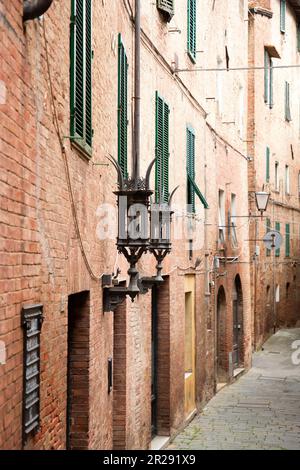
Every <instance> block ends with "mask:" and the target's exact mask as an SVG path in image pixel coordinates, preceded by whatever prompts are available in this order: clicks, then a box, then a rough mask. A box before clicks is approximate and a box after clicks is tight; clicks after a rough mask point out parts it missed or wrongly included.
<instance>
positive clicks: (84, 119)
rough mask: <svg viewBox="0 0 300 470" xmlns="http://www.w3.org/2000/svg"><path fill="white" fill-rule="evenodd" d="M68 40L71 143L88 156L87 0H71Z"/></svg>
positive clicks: (89, 37)
mask: <svg viewBox="0 0 300 470" xmlns="http://www.w3.org/2000/svg"><path fill="white" fill-rule="evenodd" d="M70 40H71V47H70V52H71V57H70V62H71V64H70V73H71V77H70V93H71V96H70V103H71V111H70V117H71V123H70V124H71V126H70V127H71V129H70V130H71V140H72V141H73V142H74V143H76V144H77V145H79V146H80V147H81V148H82V149H83V150H85V151H86V152H87V153H88V154H91V150H92V140H93V128H92V4H91V0H72V2H71V38H70Z"/></svg>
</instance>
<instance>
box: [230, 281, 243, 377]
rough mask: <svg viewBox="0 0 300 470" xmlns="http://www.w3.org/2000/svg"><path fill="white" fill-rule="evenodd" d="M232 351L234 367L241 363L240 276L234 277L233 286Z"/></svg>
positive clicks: (241, 316)
mask: <svg viewBox="0 0 300 470" xmlns="http://www.w3.org/2000/svg"><path fill="white" fill-rule="evenodd" d="M232 300H233V353H232V362H233V367H234V369H237V368H239V367H241V366H242V364H243V357H244V354H243V291H242V283H241V278H240V276H239V275H238V276H237V277H236V278H235V282H234V287H233V296H232Z"/></svg>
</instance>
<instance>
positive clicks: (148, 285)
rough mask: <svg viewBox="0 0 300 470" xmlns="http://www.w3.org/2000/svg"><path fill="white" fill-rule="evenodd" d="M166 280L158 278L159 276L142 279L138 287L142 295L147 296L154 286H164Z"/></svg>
mask: <svg viewBox="0 0 300 470" xmlns="http://www.w3.org/2000/svg"><path fill="white" fill-rule="evenodd" d="M163 282H164V280H161V279H159V278H157V276H153V277H141V278H140V279H139V280H138V286H139V289H140V293H141V294H142V295H144V294H147V293H148V292H149V290H151V289H152V288H153V287H154V286H157V287H159V286H160V285H161V284H163Z"/></svg>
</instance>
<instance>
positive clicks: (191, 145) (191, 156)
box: [186, 128, 196, 213]
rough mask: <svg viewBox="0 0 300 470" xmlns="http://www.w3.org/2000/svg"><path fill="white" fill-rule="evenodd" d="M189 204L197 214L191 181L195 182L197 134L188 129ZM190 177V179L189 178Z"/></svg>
mask: <svg viewBox="0 0 300 470" xmlns="http://www.w3.org/2000/svg"><path fill="white" fill-rule="evenodd" d="M186 133H187V138H186V139H187V203H188V205H189V207H190V208H191V209H192V213H195V211H196V207H195V191H194V187H193V185H192V183H191V181H190V179H192V180H193V181H194V180H195V134H194V132H193V131H192V129H190V128H187V132H186ZM189 177H190V178H189Z"/></svg>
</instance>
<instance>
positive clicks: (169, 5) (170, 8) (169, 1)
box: [157, 0, 175, 22]
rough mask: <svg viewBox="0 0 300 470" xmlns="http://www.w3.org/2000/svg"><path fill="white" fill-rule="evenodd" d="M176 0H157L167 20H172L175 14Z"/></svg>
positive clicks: (158, 6)
mask: <svg viewBox="0 0 300 470" xmlns="http://www.w3.org/2000/svg"><path fill="white" fill-rule="evenodd" d="M174 1H175V0H157V8H158V10H159V11H160V12H161V13H162V14H163V16H164V18H165V19H166V21H168V22H169V21H171V19H172V18H173V16H174Z"/></svg>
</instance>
